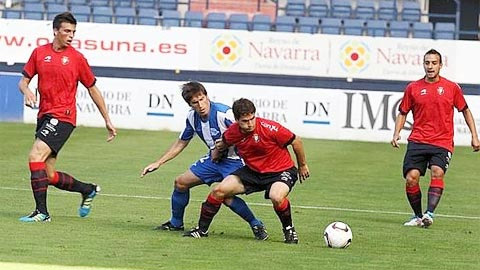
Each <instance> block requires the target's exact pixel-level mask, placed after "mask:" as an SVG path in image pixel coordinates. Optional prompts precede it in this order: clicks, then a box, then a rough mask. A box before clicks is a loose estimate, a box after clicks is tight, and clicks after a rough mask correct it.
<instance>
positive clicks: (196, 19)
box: [184, 11, 203, 27]
mask: <svg viewBox="0 0 480 270" xmlns="http://www.w3.org/2000/svg"><path fill="white" fill-rule="evenodd" d="M184 26H186V27H202V26H203V13H202V12H200V11H187V12H185V25H184Z"/></svg>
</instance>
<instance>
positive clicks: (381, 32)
mask: <svg viewBox="0 0 480 270" xmlns="http://www.w3.org/2000/svg"><path fill="white" fill-rule="evenodd" d="M366 28H367V36H371V37H384V36H385V35H386V33H387V21H384V20H368V21H367V25H366Z"/></svg>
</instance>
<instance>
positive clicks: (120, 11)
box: [115, 6, 136, 24]
mask: <svg viewBox="0 0 480 270" xmlns="http://www.w3.org/2000/svg"><path fill="white" fill-rule="evenodd" d="M135 17H136V14H135V9H134V8H133V7H121V6H119V7H116V8H115V23H120V24H135Z"/></svg>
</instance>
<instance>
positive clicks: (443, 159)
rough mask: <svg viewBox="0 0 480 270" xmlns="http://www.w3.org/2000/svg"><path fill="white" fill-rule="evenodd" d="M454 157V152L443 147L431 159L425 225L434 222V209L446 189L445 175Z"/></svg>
mask: <svg viewBox="0 0 480 270" xmlns="http://www.w3.org/2000/svg"><path fill="white" fill-rule="evenodd" d="M451 158H452V154H451V153H450V152H449V151H447V150H446V149H443V148H436V149H435V154H434V155H433V156H432V158H431V160H430V172H431V179H430V186H429V188H428V203H427V211H426V212H425V214H424V215H423V217H422V221H423V226H424V227H428V226H430V225H432V224H433V217H434V214H433V213H434V211H435V209H436V208H437V206H438V203H439V202H440V198H442V194H443V189H444V186H445V184H444V181H443V179H444V177H445V173H446V172H447V169H448V165H449V163H450V160H451Z"/></svg>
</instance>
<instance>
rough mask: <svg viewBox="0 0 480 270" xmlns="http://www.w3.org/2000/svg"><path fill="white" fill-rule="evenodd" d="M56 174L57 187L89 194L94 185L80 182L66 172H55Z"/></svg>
mask: <svg viewBox="0 0 480 270" xmlns="http://www.w3.org/2000/svg"><path fill="white" fill-rule="evenodd" d="M57 174H58V182H57V183H56V184H55V187H57V188H59V189H62V190H66V191H73V192H79V193H82V194H83V195H88V194H90V193H91V192H92V191H93V189H94V186H93V185H92V184H87V183H83V182H80V181H78V180H76V179H75V178H73V177H72V176H70V175H69V174H67V173H64V172H57Z"/></svg>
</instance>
